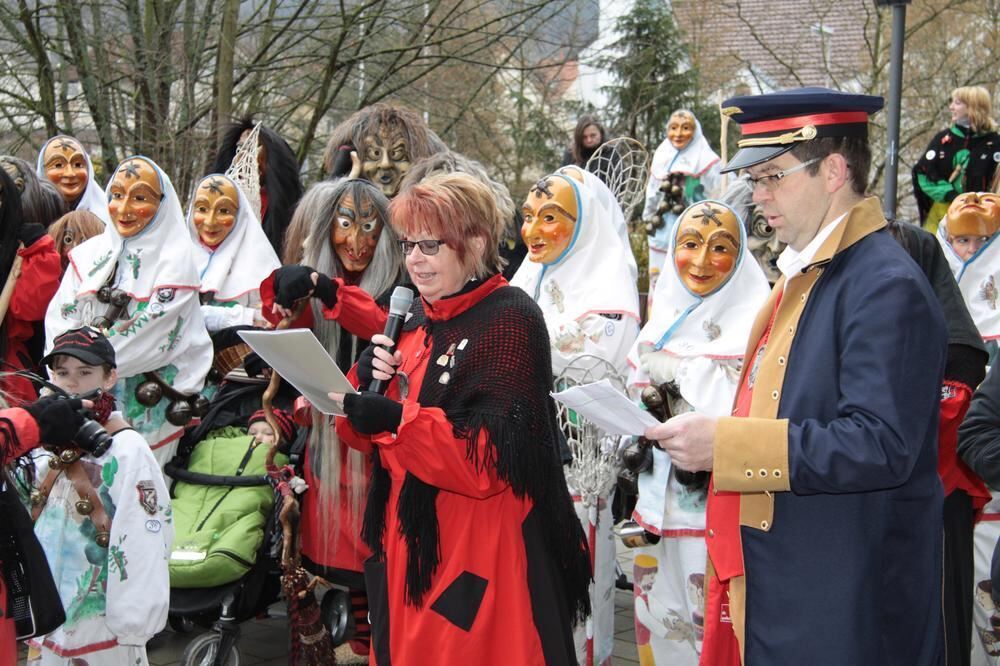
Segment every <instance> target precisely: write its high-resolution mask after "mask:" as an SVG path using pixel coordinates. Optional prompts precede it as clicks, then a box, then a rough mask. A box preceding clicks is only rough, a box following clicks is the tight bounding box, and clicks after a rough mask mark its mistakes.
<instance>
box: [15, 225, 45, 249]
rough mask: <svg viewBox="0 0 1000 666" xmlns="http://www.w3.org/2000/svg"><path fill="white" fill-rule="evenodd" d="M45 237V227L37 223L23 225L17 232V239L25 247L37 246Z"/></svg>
mask: <svg viewBox="0 0 1000 666" xmlns="http://www.w3.org/2000/svg"><path fill="white" fill-rule="evenodd" d="M44 235H45V227H43V226H42V225H40V224H38V223H37V222H32V223H29V224H22V225H21V226H20V227H18V230H17V239H18V240H19V241H21V243H23V244H24V247H31V246H32V245H34V244H35V241H37V240H38V239H39V238H41V237H42V236H44Z"/></svg>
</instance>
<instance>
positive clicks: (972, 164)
mask: <svg viewBox="0 0 1000 666" xmlns="http://www.w3.org/2000/svg"><path fill="white" fill-rule="evenodd" d="M948 110H949V111H950V112H951V123H952V124H951V126H950V127H948V129H945V130H942V131H940V132H938V133H937V134H936V135H935V136H934V138H933V139H931V142H930V145H928V146H927V152H925V153H924V155H923V156H922V157H921V158H920V159H919V160H918V161H917V163H916V164H915V165H914V167H913V194H914V195H915V196H916V198H917V207H918V208H919V210H920V219H921V221H922V222H923V225H924V227H925V228H926V229H927V230H928V231H931V232H934V231H936V230H937V225H938V222H939V221H940V220H941V218H943V217H944V216H945V214H946V213H947V211H948V207H949V205H950V204H951V202H952V201H953V200H954V199H955V197H957V196H958V195H959V194H962V193H963V192H985V191H988V190H989V189H990V186H991V183H992V182H993V176H994V173H995V172H996V170H997V163H1000V135H998V134H997V132H996V123H995V122H994V121H993V118H992V117H991V115H992V104H991V103H990V93H989V91H987V90H986V89H985V88H982V87H979V86H965V87H962V88H956V89H955V90H953V91H952V93H951V103H950V104H949V105H948Z"/></svg>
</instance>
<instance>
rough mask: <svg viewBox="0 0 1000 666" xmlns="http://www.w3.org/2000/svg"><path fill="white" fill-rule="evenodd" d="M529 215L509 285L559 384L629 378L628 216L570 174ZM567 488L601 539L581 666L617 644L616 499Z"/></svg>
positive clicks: (633, 293)
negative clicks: (538, 315)
mask: <svg viewBox="0 0 1000 666" xmlns="http://www.w3.org/2000/svg"><path fill="white" fill-rule="evenodd" d="M578 178H579V179H580V180H577V179H578ZM521 217H522V219H523V220H524V223H523V225H522V227H521V236H522V238H523V240H524V244H525V246H527V248H528V261H526V262H524V263H522V264H521V267H520V268H519V269H518V271H517V273H516V274H515V275H514V277H513V278H512V280H511V285H512V286H515V287H519V288H521V289H523V290H524V292H525V293H527V294H528V296H529V297H530V298H531V299H532V300H533V301H535V303H537V304H538V307H539V308H540V309H541V311H542V314H543V316H544V318H545V327H546V328H547V329H548V341H549V345H550V346H551V350H550V355H551V358H552V374H553V375H554V376H555V378H556V381H561V380H569V381H582V378H583V376H584V375H585V374H586V373H587V372H589V371H591V370H593V371H594V379H596V378H597V377H598V376H602V375H603V374H606V373H607V372H608V371H607V370H606V369H605V368H610V369H611V370H612V374H615V373H616V374H618V375H621V376H624V374H625V358H626V356H627V354H628V351H629V349H630V348H631V347H632V343H633V342H634V341H635V336H636V335H637V334H638V332H639V294H638V291H637V287H636V272H637V271H636V268H635V259H634V258H633V256H632V248H631V247H630V246H629V245H628V243H627V241H626V240H625V239H624V238H623V237H622V234H621V228H622V227H623V226H624V215H623V214H622V211H621V207H620V206H619V204H618V201H617V200H616V199H615V197H614V195H613V194H612V193H611V191H610V190H609V189H608V188H607V186H605V185H604V183H603V182H602V181H601V180H600V179H599V178H598V177H597V176H595V175H594V174H592V173H589V172H586V171H584V170H582V169H580V168H578V167H568V168H567V167H564V168H562V169H560V170H559V171H558V172H556V173H554V174H551V175H549V176H545V177H544V178H542V179H541V180H539V181H538V182H537V183H536V184H535V186H534V187H533V188H531V191H530V192H529V193H528V196H527V198H526V199H525V201H524V203H523V204H522V206H521ZM596 266H601V267H602V269H601V270H595V267H596ZM599 361H603V362H604V363H605V364H606V365H605V366H604V367H602V366H601V364H600V363H599ZM561 388H565V387H564V386H557V387H556V389H561ZM568 454H569V452H567V457H568ZM567 474H572V472H567ZM569 485H570V491H571V492H572V493H573V496H574V509H575V510H576V513H577V517H578V519H579V520H580V522H581V524H582V525H583V526H584V529H585V531H587V532H588V534H589V533H590V531H591V530H593V533H594V538H593V543H592V544H591V546H592V548H593V550H592V555H593V559H594V590H593V592H592V596H591V608H592V610H593V620H592V622H591V625H592V628H591V629H590V630H589V633H590V635H589V636H588V635H587V633H588V632H587V631H585V630H584V629H583V628H582V627H580V628H578V629H577V633H576V636H575V641H576V647H577V659H578V660H580V661H586V660H587V656H588V654H591V653H592V655H593V659H594V661H595V663H599V664H601V663H606V661H607V660H608V659H610V658H611V652H612V651H613V647H614V626H613V625H614V595H613V593H612V591H613V587H614V578H615V576H614V570H615V553H614V540H613V539H612V538H611V527H612V525H611V522H612V517H611V502H610V501H609V498H608V492H607V491H606V490H605V489H601V491H602V492H600V493H599V497H598V498H597V500H596V501H597V505H598V511H597V513H596V516H594V515H591V512H590V511H589V507H587V506H585V505H584V503H583V497H582V496H583V495H584V490H585V489H583V488H576V487H573V485H572V484H569ZM586 490H589V489H586ZM595 517H596V520H595ZM588 641H592V645H590V646H588ZM588 647H589V650H588Z"/></svg>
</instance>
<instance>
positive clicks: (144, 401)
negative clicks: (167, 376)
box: [135, 381, 163, 407]
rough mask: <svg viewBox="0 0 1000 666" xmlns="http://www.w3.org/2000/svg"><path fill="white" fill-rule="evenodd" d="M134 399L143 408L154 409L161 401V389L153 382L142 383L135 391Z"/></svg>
mask: <svg viewBox="0 0 1000 666" xmlns="http://www.w3.org/2000/svg"><path fill="white" fill-rule="evenodd" d="M135 399H136V400H138V401H139V404H140V405H142V406H143V407H155V406H156V405H157V404H158V403H159V402H160V400H162V399H163V387H162V386H160V385H159V384H157V383H156V382H154V381H148V382H143V383H141V384H139V386H138V387H136V389H135Z"/></svg>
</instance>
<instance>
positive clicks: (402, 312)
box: [389, 286, 413, 317]
mask: <svg viewBox="0 0 1000 666" xmlns="http://www.w3.org/2000/svg"><path fill="white" fill-rule="evenodd" d="M411 305H413V290H412V289H410V288H409V287H402V286H400V287H396V288H395V289H393V290H392V297H390V298H389V314H390V315H396V316H399V317H405V316H406V313H407V312H409V311H410V306H411Z"/></svg>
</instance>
